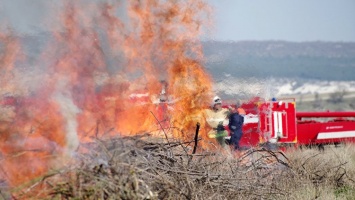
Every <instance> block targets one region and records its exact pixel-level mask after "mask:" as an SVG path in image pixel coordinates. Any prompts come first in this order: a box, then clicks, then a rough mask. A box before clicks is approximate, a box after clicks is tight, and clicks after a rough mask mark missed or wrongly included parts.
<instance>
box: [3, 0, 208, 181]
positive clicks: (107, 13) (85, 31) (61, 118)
mask: <svg viewBox="0 0 355 200" xmlns="http://www.w3.org/2000/svg"><path fill="white" fill-rule="evenodd" d="M122 6H127V9H126V10H127V13H126V15H127V16H126V19H122V18H120V17H118V16H117V14H116V12H117V9H119V8H120V7H122ZM63 10H64V11H63V12H62V13H61V15H59V16H60V22H61V23H60V24H59V25H58V26H59V27H61V30H62V31H60V32H59V31H53V32H52V33H53V37H52V38H53V39H52V41H50V42H49V43H48V46H47V47H46V48H45V50H44V51H43V52H42V54H41V55H40V56H38V57H39V63H40V65H41V66H44V67H42V68H41V69H42V70H43V71H42V72H41V74H40V75H39V77H40V79H39V80H40V81H39V83H38V84H35V86H33V87H31V88H24V86H23V84H17V83H16V82H13V81H12V80H20V79H22V78H24V77H23V76H24V75H22V74H21V73H15V71H16V70H18V67H16V61H17V58H18V57H17V54H18V53H19V51H20V46H21V44H20V43H19V42H18V41H16V40H15V39H11V38H10V37H9V36H6V35H0V40H1V41H0V42H1V44H2V49H3V51H4V54H3V56H2V57H1V58H0V62H1V63H0V66H1V73H2V74H1V76H2V77H4V76H3V75H6V77H10V76H9V74H11V75H12V76H17V77H16V78H15V79H11V78H8V79H1V88H2V90H3V91H8V92H10V93H11V94H13V95H16V96H17V101H16V104H15V105H13V107H11V109H13V116H12V118H11V120H8V121H6V122H3V121H2V122H1V124H0V125H1V126H0V127H1V129H0V153H1V154H0V156H2V158H1V157H0V158H1V160H0V162H1V169H0V178H2V179H6V180H7V183H8V184H9V185H12V186H18V185H19V184H21V183H24V182H27V181H30V180H31V179H33V178H34V177H37V176H39V175H41V174H43V173H45V172H47V171H48V170H50V169H53V168H56V166H58V161H59V160H61V159H62V158H63V157H67V156H70V155H72V153H74V152H75V151H76V150H77V148H78V147H79V145H80V143H81V142H88V141H92V138H94V137H109V136H113V135H115V134H121V135H131V134H139V133H145V132H150V131H154V130H156V129H159V128H161V127H160V126H164V127H165V128H166V127H170V128H169V130H170V132H171V133H172V135H173V137H176V138H181V139H188V138H192V133H193V130H194V128H195V125H196V123H197V122H200V123H202V127H203V126H204V124H203V123H204V119H203V109H204V108H205V107H206V106H207V105H208V102H209V98H210V94H211V86H212V81H211V78H210V76H209V75H208V74H207V73H206V71H205V69H204V67H203V65H202V63H203V54H202V48H201V44H200V42H199V37H200V36H201V33H202V27H203V25H204V24H205V22H206V18H208V13H209V7H208V5H207V4H206V3H204V2H203V1H202V0H184V1H175V0H141V1H128V2H127V3H126V4H124V3H122V4H118V3H116V4H108V3H87V2H85V3H83V2H81V3H80V1H77V2H75V3H73V2H70V1H66V2H64V9H63ZM24 74H26V73H24ZM36 80H38V79H36ZM5 86H6V87H5ZM162 88H164V89H163V91H162ZM17 90H27V92H25V93H21V95H18V93H17V92H16V91H17ZM164 93H166V94H164ZM160 94H161V95H167V96H168V97H166V98H167V99H168V103H167V104H168V108H167V106H166V105H167V104H164V106H165V107H164V106H163V107H164V108H163V107H162V105H163V104H162V103H159V95H160ZM162 109H163V111H162ZM163 118H164V119H166V118H168V119H167V121H165V122H164V123H163V122H161V123H160V124H159V123H157V120H158V121H159V120H163ZM162 124H163V125H162ZM164 127H163V128H164ZM202 135H203V136H204V134H202Z"/></svg>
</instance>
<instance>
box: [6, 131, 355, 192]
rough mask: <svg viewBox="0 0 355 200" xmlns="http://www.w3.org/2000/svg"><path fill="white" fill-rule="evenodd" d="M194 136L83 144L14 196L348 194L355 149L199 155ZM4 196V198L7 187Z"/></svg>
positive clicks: (351, 188) (353, 186) (354, 171)
mask: <svg viewBox="0 0 355 200" xmlns="http://www.w3.org/2000/svg"><path fill="white" fill-rule="evenodd" d="M194 143H195V141H187V142H181V141H172V140H169V142H166V140H165V139H161V140H158V139H154V141H153V139H151V138H149V137H148V136H146V135H145V136H135V137H118V138H114V139H110V140H97V141H96V142H95V143H88V144H83V145H82V146H81V147H80V148H81V151H83V152H86V153H80V154H78V155H76V156H75V157H76V158H75V163H74V164H71V165H67V166H68V167H66V168H64V169H60V170H58V171H52V172H50V173H49V174H48V175H46V176H44V177H40V178H38V179H37V180H34V181H33V182H31V183H29V184H26V185H25V186H22V187H21V188H16V189H12V190H11V193H12V198H13V199H23V198H27V199H28V198H32V199H39V198H40V199H335V198H338V199H349V198H350V197H353V196H354V195H355V183H354V178H353V177H354V175H355V169H353V166H355V151H354V150H353V147H352V146H345V147H342V148H341V149H335V150H333V149H326V150H325V152H319V151H318V150H315V149H306V150H295V151H294V152H286V153H285V154H284V153H283V152H279V151H269V150H266V149H263V148H255V149H249V150H247V151H245V152H243V153H242V154H241V155H240V156H239V158H233V156H232V155H229V154H228V153H227V154H226V152H224V153H222V152H221V151H216V150H215V151H206V150H205V151H203V150H201V149H199V150H198V151H197V152H196V153H195V154H192V153H191V152H192V149H193V147H194ZM1 195H3V197H4V195H5V193H4V192H2V193H1Z"/></svg>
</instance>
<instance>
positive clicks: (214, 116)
mask: <svg viewBox="0 0 355 200" xmlns="http://www.w3.org/2000/svg"><path fill="white" fill-rule="evenodd" d="M229 113H230V112H229V109H227V108H222V99H221V98H220V97H218V96H215V97H214V98H213V103H212V109H207V110H206V111H205V114H206V122H207V124H208V125H209V126H210V127H211V128H212V129H211V130H210V131H209V132H208V133H207V135H208V137H209V138H215V139H216V140H217V142H218V143H219V144H220V145H221V146H222V147H223V148H225V147H226V146H227V145H226V141H225V139H224V137H226V136H227V135H228V132H227V131H226V130H225V129H224V126H226V125H227V124H228V121H227V120H228V115H229Z"/></svg>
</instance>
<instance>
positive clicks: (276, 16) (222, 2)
mask: <svg viewBox="0 0 355 200" xmlns="http://www.w3.org/2000/svg"><path fill="white" fill-rule="evenodd" d="M208 2H210V4H211V5H212V6H213V7H214V18H215V27H214V28H213V30H212V38H211V39H215V40H233V41H240V40H287V41H296V42H300V41H317V40H321V41H353V42H355V0H208Z"/></svg>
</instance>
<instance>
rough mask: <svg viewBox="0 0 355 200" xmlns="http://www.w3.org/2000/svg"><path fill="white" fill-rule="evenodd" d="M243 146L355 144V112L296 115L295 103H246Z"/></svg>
mask: <svg viewBox="0 0 355 200" xmlns="http://www.w3.org/2000/svg"><path fill="white" fill-rule="evenodd" d="M241 107H242V108H244V110H245V111H246V113H247V114H246V116H245V117H244V125H243V137H242V139H241V146H257V145H260V144H276V145H277V146H299V145H317V146H322V145H324V144H339V143H345V142H355V112H329V111H327V112H297V111H296V102H295V99H279V100H275V99H274V100H271V101H261V100H260V99H258V98H255V99H253V100H251V101H250V102H248V103H244V104H243V105H242V106H241Z"/></svg>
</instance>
